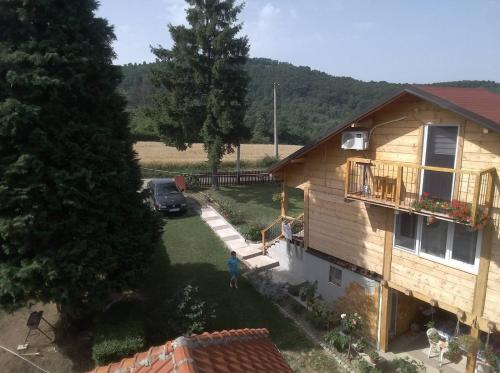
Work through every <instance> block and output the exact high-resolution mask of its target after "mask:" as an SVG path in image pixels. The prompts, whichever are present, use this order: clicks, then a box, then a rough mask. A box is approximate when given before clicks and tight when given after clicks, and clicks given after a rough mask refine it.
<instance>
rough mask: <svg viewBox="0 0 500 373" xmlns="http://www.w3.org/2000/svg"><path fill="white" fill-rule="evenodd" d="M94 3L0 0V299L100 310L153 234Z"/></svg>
mask: <svg viewBox="0 0 500 373" xmlns="http://www.w3.org/2000/svg"><path fill="white" fill-rule="evenodd" d="M96 7H97V4H96V1H95V0H43V1H40V0H2V1H1V2H0V38H1V39H0V306H2V307H5V308H10V309H15V308H16V307H20V306H22V305H24V304H26V303H27V302H28V301H32V300H35V301H43V302H55V303H57V304H58V305H59V306H60V309H61V310H62V312H63V316H69V317H72V318H76V317H82V316H84V315H85V314H87V313H89V312H93V311H95V310H98V309H99V308H100V307H102V305H103V304H104V303H105V302H106V301H108V300H109V295H110V294H111V293H113V292H120V291H123V290H124V289H130V288H133V287H134V286H135V285H136V284H137V281H138V280H139V279H140V276H141V274H142V273H143V270H144V263H145V260H147V258H148V256H149V255H150V253H151V250H152V248H153V247H154V245H155V244H156V243H157V240H158V238H159V224H158V222H157V219H156V217H155V216H154V215H153V214H152V213H151V212H150V210H149V209H148V207H147V206H146V205H145V203H144V201H143V197H142V195H141V194H140V193H138V190H139V189H140V186H141V184H140V176H139V169H138V165H137V161H136V159H135V154H134V152H133V149H132V142H131V139H130V133H129V130H128V126H127V123H128V118H127V115H126V113H125V111H124V107H125V103H124V100H123V98H122V97H121V96H120V95H119V94H117V93H116V87H117V85H118V84H119V83H120V80H121V74H120V71H119V68H118V67H115V66H113V64H112V59H113V57H114V53H113V50H112V47H111V43H112V41H113V39H114V34H113V30H112V27H110V26H109V25H108V24H107V22H106V21H105V20H103V19H101V18H97V17H96V16H95V10H96Z"/></svg>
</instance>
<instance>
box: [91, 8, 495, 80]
mask: <svg viewBox="0 0 500 373" xmlns="http://www.w3.org/2000/svg"><path fill="white" fill-rule="evenodd" d="M100 4H101V6H100V8H99V10H98V12H97V14H98V15H99V16H101V17H104V18H106V19H108V20H109V22H110V23H111V24H112V25H114V27H115V33H116V36H117V40H116V41H115V43H114V48H115V52H116V53H117V59H116V61H115V62H116V63H118V64H125V63H129V62H143V61H147V62H151V61H154V56H153V55H152V53H151V52H150V45H153V46H157V45H162V46H164V47H166V48H169V47H171V45H172V39H171V38H170V35H169V33H168V30H167V25H168V24H169V23H171V24H174V25H178V24H181V23H184V24H185V23H186V20H185V6H186V5H185V2H184V0H100ZM499 16H500V0H247V1H246V4H245V8H244V10H243V12H242V13H241V14H240V21H241V22H242V23H243V31H242V33H243V34H245V35H247V36H248V37H249V40H250V56H251V57H265V58H271V59H275V60H279V61H284V62H289V63H292V64H294V65H302V66H310V67H311V68H313V69H316V70H320V71H324V72H326V73H328V74H331V75H335V76H351V77H353V78H356V79H360V80H364V81H371V80H373V81H380V80H384V81H389V82H399V83H431V82H437V81H451V80H464V79H477V80H495V81H497V82H500V17H499Z"/></svg>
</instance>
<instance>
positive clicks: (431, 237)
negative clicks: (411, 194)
mask: <svg viewBox="0 0 500 373" xmlns="http://www.w3.org/2000/svg"><path fill="white" fill-rule="evenodd" d="M423 219H424V224H422V243H421V247H420V250H421V251H422V252H423V253H426V254H429V255H434V256H437V257H440V258H443V259H444V258H445V256H446V238H447V235H448V222H445V221H442V220H438V221H436V222H434V223H432V224H431V225H427V223H426V221H425V220H426V219H425V218H423Z"/></svg>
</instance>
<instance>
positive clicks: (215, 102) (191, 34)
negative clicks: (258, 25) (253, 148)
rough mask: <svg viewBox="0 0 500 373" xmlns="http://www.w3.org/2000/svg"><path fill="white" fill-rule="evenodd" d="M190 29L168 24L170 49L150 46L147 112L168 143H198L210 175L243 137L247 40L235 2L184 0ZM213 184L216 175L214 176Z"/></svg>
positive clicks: (245, 131)
mask: <svg viewBox="0 0 500 373" xmlns="http://www.w3.org/2000/svg"><path fill="white" fill-rule="evenodd" d="M186 2H187V3H188V5H189V7H188V9H187V21H188V23H189V27H186V26H173V25H169V30H170V34H171V36H172V39H173V41H174V46H173V47H172V49H170V50H168V49H165V48H163V47H161V46H160V47H158V48H153V52H154V54H155V55H156V57H157V58H158V60H159V61H160V62H161V63H159V64H158V66H157V67H156V68H155V69H154V70H153V83H154V84H155V85H156V86H157V87H158V89H159V90H160V92H159V93H158V95H157V96H156V99H155V100H154V104H153V110H152V111H151V112H152V114H153V115H152V116H153V118H154V120H155V121H156V123H157V124H158V128H159V133H160V135H162V136H163V138H164V139H165V142H166V143H167V144H168V145H172V146H175V147H176V148H177V149H179V150H185V149H186V148H187V147H189V146H191V144H192V143H193V142H198V141H200V140H201V141H202V142H203V143H204V145H205V150H206V152H207V155H208V162H209V165H210V166H211V168H212V172H213V173H214V174H215V173H216V172H217V168H218V167H219V165H220V162H221V160H222V157H223V155H224V154H226V153H228V152H232V151H233V149H234V147H235V146H237V145H239V143H240V141H241V139H243V138H247V137H248V129H247V128H246V127H245V126H244V124H243V120H244V117H245V109H246V103H245V96H246V93H247V84H248V76H247V73H246V71H245V69H244V65H245V62H246V60H247V56H248V48H249V47H248V39H247V37H245V36H239V35H238V34H239V32H240V30H241V24H238V23H237V16H238V14H239V13H240V11H241V9H242V5H236V4H235V1H234V0H186ZM213 185H214V187H217V178H215V177H214V178H213Z"/></svg>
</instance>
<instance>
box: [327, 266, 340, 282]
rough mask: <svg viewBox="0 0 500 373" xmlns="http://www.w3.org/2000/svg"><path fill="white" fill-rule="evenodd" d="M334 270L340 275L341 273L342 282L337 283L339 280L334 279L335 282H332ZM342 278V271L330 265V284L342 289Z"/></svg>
mask: <svg viewBox="0 0 500 373" xmlns="http://www.w3.org/2000/svg"><path fill="white" fill-rule="evenodd" d="M332 270H335V271H337V272H338V273H340V280H338V281H336V280H337V279H336V278H335V277H333V280H335V281H332V272H333V271H332ZM342 278H343V271H342V269H341V268H338V267H336V266H334V265H331V264H330V267H329V268H328V283H329V284H332V285H335V286H337V287H342Z"/></svg>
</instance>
